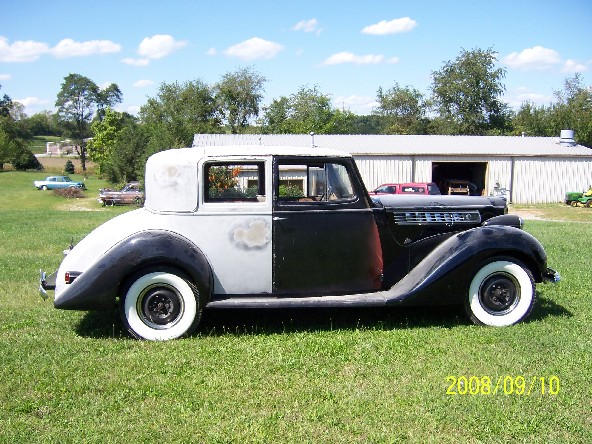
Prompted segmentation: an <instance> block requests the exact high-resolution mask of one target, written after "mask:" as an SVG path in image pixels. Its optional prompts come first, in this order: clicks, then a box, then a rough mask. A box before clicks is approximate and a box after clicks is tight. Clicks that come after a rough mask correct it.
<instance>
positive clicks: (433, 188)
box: [369, 182, 441, 196]
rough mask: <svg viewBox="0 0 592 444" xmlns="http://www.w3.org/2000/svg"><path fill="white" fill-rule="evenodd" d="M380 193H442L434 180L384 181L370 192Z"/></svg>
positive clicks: (373, 194) (372, 193)
mask: <svg viewBox="0 0 592 444" xmlns="http://www.w3.org/2000/svg"><path fill="white" fill-rule="evenodd" d="M369 194H370V195H371V196H376V195H380V194H441V193H440V189H439V188H438V185H436V184H435V183H434V182H408V183H384V184H382V185H380V186H379V187H378V188H376V189H375V190H373V191H371V192H370V193H369Z"/></svg>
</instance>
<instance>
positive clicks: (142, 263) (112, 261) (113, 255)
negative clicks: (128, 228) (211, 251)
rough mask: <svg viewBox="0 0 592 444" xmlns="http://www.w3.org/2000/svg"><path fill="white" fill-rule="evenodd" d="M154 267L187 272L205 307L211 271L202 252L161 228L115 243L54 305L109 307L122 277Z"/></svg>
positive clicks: (183, 238) (79, 308) (78, 307)
mask: <svg viewBox="0 0 592 444" xmlns="http://www.w3.org/2000/svg"><path fill="white" fill-rule="evenodd" d="M154 266H165V267H167V268H172V269H177V270H179V271H181V272H184V273H185V274H187V276H188V277H189V278H190V279H191V280H192V281H193V283H194V284H195V285H196V286H197V288H198V290H199V295H200V296H199V297H200V302H201V304H202V306H205V304H206V303H207V301H208V300H209V297H210V294H211V290H212V288H213V287H212V272H211V268H210V265H209V263H208V261H207V259H206V257H205V255H204V254H203V253H202V252H201V250H200V249H199V248H197V246H195V245H194V244H193V243H192V242H191V241H189V240H188V239H186V238H185V237H183V236H180V235H179V234H177V233H173V232H170V231H164V230H151V231H142V232H139V233H136V234H133V235H132V236H130V237H128V238H126V239H124V240H123V241H121V242H120V243H118V244H117V245H115V246H114V247H113V248H111V249H110V250H109V251H107V252H106V253H105V254H104V255H103V256H101V258H99V260H97V262H96V263H95V264H93V265H92V266H91V267H90V268H89V269H88V270H86V271H85V272H84V273H82V274H80V276H78V277H77V278H76V280H74V281H73V282H72V283H71V284H69V285H67V286H66V288H65V290H64V291H63V292H62V293H61V294H60V295H59V296H58V295H56V299H55V301H54V305H55V307H56V308H62V309H72V310H101V309H111V308H113V307H114V304H115V300H116V296H118V292H119V291H120V289H121V287H122V285H123V283H124V282H125V281H126V279H127V278H128V277H129V276H131V275H132V274H134V273H136V272H138V271H140V270H142V269H144V268H148V267H154Z"/></svg>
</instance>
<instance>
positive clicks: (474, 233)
mask: <svg viewBox="0 0 592 444" xmlns="http://www.w3.org/2000/svg"><path fill="white" fill-rule="evenodd" d="M498 255H499V256H509V257H514V258H516V259H518V260H520V261H522V262H523V263H524V264H525V265H526V266H528V267H529V268H530V270H531V271H532V274H533V277H534V278H535V281H536V282H541V281H542V278H543V274H544V273H545V271H546V269H547V255H546V253H545V250H544V248H543V246H542V245H541V244H540V242H539V241H538V240H537V239H536V238H535V237H534V236H532V235H530V234H529V233H526V232H525V231H522V230H520V229H518V228H514V227H510V226H504V225H491V226H483V227H478V228H474V229H472V230H467V231H463V232H461V233H458V234H456V235H454V236H451V237H450V238H448V239H446V240H445V241H444V242H442V243H441V244H440V245H438V247H436V248H435V249H434V250H433V251H432V252H431V253H430V254H428V255H427V256H426V257H425V258H424V259H423V260H422V261H421V262H420V263H419V264H417V266H415V267H414V268H413V269H412V270H411V271H410V272H409V273H408V274H407V275H406V276H405V277H404V278H403V279H401V280H400V281H399V282H398V283H397V284H395V285H394V286H393V287H392V288H391V289H390V290H388V293H389V294H388V296H387V300H388V303H390V304H405V305H408V304H409V305H411V304H414V305H415V304H424V303H428V304H438V303H458V302H461V301H462V300H463V299H462V298H463V296H464V294H465V292H466V287H467V286H468V282H469V280H470V279H471V276H472V274H473V272H474V270H475V267H476V266H477V265H478V264H479V263H480V262H481V261H483V260H484V259H486V258H488V257H493V256H498Z"/></svg>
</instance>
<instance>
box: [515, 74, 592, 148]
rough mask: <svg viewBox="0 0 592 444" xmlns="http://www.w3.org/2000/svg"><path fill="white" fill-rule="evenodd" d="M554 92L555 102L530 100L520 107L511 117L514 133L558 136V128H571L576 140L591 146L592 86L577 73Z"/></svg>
mask: <svg viewBox="0 0 592 444" xmlns="http://www.w3.org/2000/svg"><path fill="white" fill-rule="evenodd" d="M554 93H555V99H556V101H555V102H553V103H550V104H549V105H548V106H545V105H541V106H536V105H535V104H533V103H529V102H525V103H523V104H522V105H521V106H520V109H519V110H518V111H517V113H516V115H515V116H514V119H513V124H514V128H515V133H516V134H521V133H526V134H528V135H529V136H546V137H557V136H558V135H559V133H560V131H561V130H563V129H572V130H574V131H575V140H576V142H577V143H579V144H581V145H584V146H588V147H592V88H591V87H587V86H586V85H585V84H584V81H583V79H582V77H581V75H580V74H579V73H576V74H574V75H573V76H572V77H567V78H565V80H564V82H563V89H562V90H556V91H555V92H554Z"/></svg>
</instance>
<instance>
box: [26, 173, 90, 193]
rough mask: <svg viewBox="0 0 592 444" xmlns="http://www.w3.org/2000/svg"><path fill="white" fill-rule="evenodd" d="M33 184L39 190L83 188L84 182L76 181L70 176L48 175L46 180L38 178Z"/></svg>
mask: <svg viewBox="0 0 592 444" xmlns="http://www.w3.org/2000/svg"><path fill="white" fill-rule="evenodd" d="M33 185H34V186H35V188H37V189H38V190H56V189H60V188H82V189H85V188H86V187H85V186H84V182H74V181H73V180H72V179H70V178H69V177H68V176H48V177H47V178H46V179H45V180H36V181H34V182H33Z"/></svg>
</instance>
